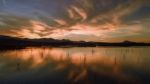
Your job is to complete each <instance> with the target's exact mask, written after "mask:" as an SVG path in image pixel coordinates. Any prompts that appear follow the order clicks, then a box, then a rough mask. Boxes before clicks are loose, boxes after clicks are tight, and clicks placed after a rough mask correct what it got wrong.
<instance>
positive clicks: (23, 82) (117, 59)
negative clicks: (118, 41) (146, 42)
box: [0, 47, 150, 84]
mask: <svg viewBox="0 0 150 84" xmlns="http://www.w3.org/2000/svg"><path fill="white" fill-rule="evenodd" d="M0 84H150V47H72V48H48V47H40V48H35V47H28V48H25V49H16V50H5V51H4V50H1V51H0Z"/></svg>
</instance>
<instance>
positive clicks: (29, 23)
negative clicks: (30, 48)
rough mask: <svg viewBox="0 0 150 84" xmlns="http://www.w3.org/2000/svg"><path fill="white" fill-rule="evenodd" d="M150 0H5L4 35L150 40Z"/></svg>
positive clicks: (1, 4)
mask: <svg viewBox="0 0 150 84" xmlns="http://www.w3.org/2000/svg"><path fill="white" fill-rule="evenodd" d="M149 9H150V4H149V1H147V0H108V1H106V0H70V1H68V0H62V1H60V0H55V1H51V0H45V1H42V0H26V1H18V0H11V1H9V0H1V1H0V35H8V36H15V37H19V38H30V39H33V38H54V39H70V40H75V41H79V40H83V41H105V42H116V41H123V40H130V41H137V42H150V28H149V27H150V25H149V22H150V11H149Z"/></svg>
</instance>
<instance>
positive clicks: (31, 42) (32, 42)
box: [0, 35, 150, 49]
mask: <svg viewBox="0 0 150 84" xmlns="http://www.w3.org/2000/svg"><path fill="white" fill-rule="evenodd" d="M28 46H31V47H32V46H53V47H96V46H150V43H138V42H131V41H124V42H120V43H119V42H118V43H106V42H85V41H70V40H65V39H63V40H56V39H52V38H42V39H27V38H24V39H23V38H17V37H9V36H3V35H0V48H3V49H5V48H6V49H7V48H22V47H28Z"/></svg>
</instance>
